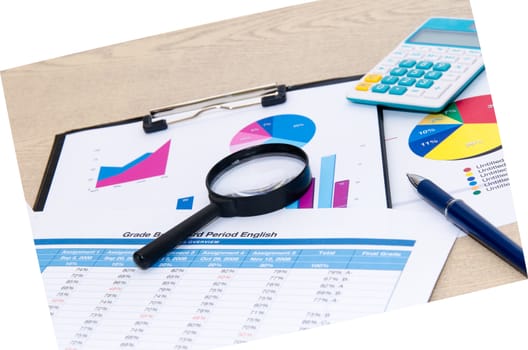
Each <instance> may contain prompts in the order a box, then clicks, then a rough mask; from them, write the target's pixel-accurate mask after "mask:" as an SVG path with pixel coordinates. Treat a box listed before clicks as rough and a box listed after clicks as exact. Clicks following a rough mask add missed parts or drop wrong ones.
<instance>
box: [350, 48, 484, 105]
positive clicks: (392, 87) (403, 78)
mask: <svg viewBox="0 0 528 350" xmlns="http://www.w3.org/2000/svg"><path fill="white" fill-rule="evenodd" d="M481 66H482V59H481V53H480V50H474V49H463V48H451V47H441V46H438V47H437V46H425V45H409V44H404V45H401V46H399V47H398V48H397V49H396V50H394V51H393V52H392V53H391V54H390V55H388V56H387V57H386V58H385V59H384V60H383V61H382V62H381V63H380V64H378V65H377V66H376V67H374V69H372V70H371V71H370V72H369V73H368V74H366V75H365V76H364V77H363V79H362V80H361V81H360V82H359V83H358V84H357V85H356V87H355V90H357V91H358V92H361V93H358V94H356V96H357V97H358V98H360V99H361V96H366V95H373V96H372V97H368V98H367V99H370V100H373V101H375V100H376V98H378V99H380V100H381V101H382V100H383V96H387V97H386V98H387V99H388V98H389V96H393V97H395V96H398V97H399V99H402V102H401V104H406V103H407V102H406V101H404V99H409V100H410V101H411V100H412V101H411V102H412V103H415V104H416V103H419V102H417V100H416V99H417V98H419V99H440V98H447V97H448V96H443V95H444V93H446V91H448V90H449V89H450V88H451V87H453V88H456V89H458V88H460V87H461V86H463V84H464V83H465V81H466V79H468V75H469V74H471V75H473V74H475V72H477V71H478V70H479V69H480V67H481ZM451 90H453V89H451ZM452 93H453V91H450V92H449V94H452ZM358 95H359V96H358ZM376 96H377V97H376ZM393 97H390V99H391V100H390V101H392V103H398V102H394V98H393Z"/></svg>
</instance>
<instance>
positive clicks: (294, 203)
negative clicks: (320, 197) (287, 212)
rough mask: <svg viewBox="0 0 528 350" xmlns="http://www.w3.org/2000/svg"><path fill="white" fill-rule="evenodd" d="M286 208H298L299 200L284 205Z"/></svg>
mask: <svg viewBox="0 0 528 350" xmlns="http://www.w3.org/2000/svg"><path fill="white" fill-rule="evenodd" d="M286 209H299V200H296V201H295V202H292V203H290V204H288V205H287V206H286Z"/></svg>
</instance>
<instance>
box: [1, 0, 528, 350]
mask: <svg viewBox="0 0 528 350" xmlns="http://www.w3.org/2000/svg"><path fill="white" fill-rule="evenodd" d="M301 2H305V1H301V0H297V1H294V0H280V1H276V0H273V1H271V0H267V1H259V0H246V1H243V0H236V1H234V0H224V1H214V0H193V1H189V0H187V1H185V2H183V1H166V2H163V1H158V0H151V1H148V2H147V1H132V0H131V1H126V2H125V1H113V2H112V1H108V0H106V1H104V0H92V1H89V2H88V1H66V0H48V1H40V2H39V1H36V0H8V1H3V2H2V5H0V45H1V46H0V47H1V51H0V52H1V54H0V69H2V70H5V69H8V68H12V67H15V66H19V65H23V64H29V63H32V62H36V61H40V60H43V59H49V58H54V57H57V56H62V55H66V54H70V53H75V52H79V51H84V50H88V49H93V48H97V47H100V46H104V45H109V44H114V43H118V42H122V41H127V40H131V39H137V38H141V37H145V36H149V35H155V34H159V33H163V32H168V31H173V30H177V29H180V28H184V27H189V26H194V25H198V24H203V23H208V22H213V21H218V20H221V19H226V18H232V17H238V16H241V15H244V14H249V13H255V12H260V11H264V10H267V9H272V8H277V7H282V6H287V5H291V4H295V3H301ZM522 4H523V2H522V1H515V0H502V1H500V2H498V1H482V0H481V1H477V0H474V1H471V5H472V8H473V13H474V17H475V19H476V21H477V30H478V33H479V37H480V41H481V46H482V51H483V54H484V59H485V63H486V68H487V71H488V79H489V81H490V87H491V92H492V95H493V99H494V107H495V111H496V114H497V118H498V119H499V125H500V128H501V137H502V141H503V145H504V151H505V154H506V159H507V160H508V172H509V174H510V177H511V183H512V191H513V194H514V204H515V207H516V211H517V217H518V219H519V227H520V231H521V238H522V240H523V242H525V245H526V242H528V238H526V237H527V236H526V228H527V227H528V226H527V225H528V222H527V219H528V218H527V217H526V212H527V210H526V208H527V200H526V198H527V197H528V190H527V189H526V186H525V184H524V183H523V181H522V180H523V175H524V167H523V163H524V162H523V158H525V157H523V154H522V153H523V149H525V148H526V146H525V142H526V141H525V140H526V139H527V138H526V125H528V124H527V122H526V118H528V116H527V114H528V113H527V112H526V109H525V106H524V103H523V102H525V101H524V100H523V99H526V98H525V91H523V90H521V87H522V85H525V84H526V82H527V81H528V78H527V77H526V71H527V70H526V68H522V67H523V66H525V65H526V56H523V55H525V53H526V52H525V51H526V50H525V45H526V43H525V39H524V36H523V33H525V32H526V28H525V27H526V24H525V23H524V21H525V20H526V19H525V15H524V14H525V11H523V10H522V9H521V5H522ZM523 27H524V28H523ZM0 92H1V93H2V95H3V90H2V91H0ZM0 114H1V115H0V160H1V162H2V165H1V167H0V169H1V171H0V181H1V183H2V184H3V186H2V193H1V194H0V219H1V220H0V223H1V224H2V230H1V231H2V232H1V234H2V238H3V240H2V252H3V255H2V262H1V264H0V278H1V280H2V288H1V292H0V298H1V299H0V300H1V301H0V303H1V304H0V307H1V311H2V317H1V318H0V320H1V321H0V322H1V328H2V330H1V332H0V334H1V336H0V348H21V349H22V348H25V349H28V348H38V349H47V348H53V346H54V339H53V333H52V328H51V321H50V319H49V317H48V310H47V305H46V300H45V297H44V291H43V287H42V282H41V279H40V273H39V269H38V265H37V260H36V256H35V251H34V248H33V244H32V241H31V230H30V227H29V223H28V221H27V215H26V204H25V202H24V199H23V193H22V187H21V183H20V179H19V177H18V173H17V171H18V168H17V164H16V159H15V155H14V148H13V143H12V138H11V134H10V131H9V125H8V118H7V111H6V108H5V101H4V100H3V99H0ZM527 296H528V283H527V282H524V281H523V282H519V283H514V284H510V285H506V286H501V287H498V288H493V289H488V290H485V291H480V292H476V293H472V294H469V295H464V296H461V297H456V298H450V299H447V300H443V301H439V302H434V303H431V304H427V305H421V306H416V307H412V308H407V309H405V310H402V311H396V312H390V313H386V314H383V315H378V316H373V317H367V318H363V319H360V320H357V321H352V322H348V323H344V324H337V325H333V326H330V327H323V328H320V329H316V330H313V331H310V332H303V334H302V335H299V334H294V335H292V336H287V337H283V338H280V339H269V340H265V341H264V342H262V343H256V344H252V345H251V346H252V347H259V348H264V346H266V347H269V346H270V343H278V344H280V345H282V346H281V347H286V346H288V345H292V346H295V347H296V348H299V347H302V348H314V349H315V348H319V349H320V348H322V347H323V346H324V347H326V348H350V347H358V346H361V345H366V346H370V347H371V348H382V347H389V346H390V347H392V348H403V347H405V348H412V349H415V348H416V349H418V348H423V347H424V346H427V347H428V348H433V349H436V348H453V349H457V348H458V349H460V348H463V347H468V348H471V349H475V348H478V347H481V346H482V347H484V348H488V349H489V348H494V347H496V348H507V347H512V348H523V346H522V345H520V344H525V343H526V342H527V341H526V336H525V334H526V326H525V324H526V316H525V315H526V314H527V311H528V301H527ZM380 335H383V336H380ZM2 345H4V346H2Z"/></svg>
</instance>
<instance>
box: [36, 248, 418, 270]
mask: <svg viewBox="0 0 528 350" xmlns="http://www.w3.org/2000/svg"><path fill="white" fill-rule="evenodd" d="M133 251H134V250H133V249H126V248H123V249H120V248H117V249H79V248H72V249H38V255H39V257H41V258H43V259H42V260H40V263H41V272H42V271H44V269H45V268H46V267H48V266H97V267H123V268H129V267H130V268H135V267H136V265H135V263H134V262H133V259H132V253H133ZM409 256H410V251H405V250H381V249H342V250H340V249H280V250H272V249H270V250H266V249H258V250H254V251H253V250H247V249H242V250H237V249H228V250H223V249H202V250H197V249H180V250H175V251H171V252H170V253H169V254H168V255H167V256H165V257H163V258H162V259H160V260H159V261H158V262H157V263H156V264H155V265H154V266H153V267H158V268H163V267H166V268H175V267H180V268H187V267H191V268H273V269H278V268H280V269H287V268H296V269H306V268H308V269H341V270H345V269H346V270H357V269H361V270H389V271H401V270H403V268H404V267H405V264H406V263H407V259H408V258H409ZM46 257H52V258H51V259H47V258H46Z"/></svg>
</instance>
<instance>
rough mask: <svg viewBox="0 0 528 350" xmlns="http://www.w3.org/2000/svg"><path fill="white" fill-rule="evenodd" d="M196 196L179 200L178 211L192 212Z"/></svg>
mask: <svg viewBox="0 0 528 350" xmlns="http://www.w3.org/2000/svg"><path fill="white" fill-rule="evenodd" d="M193 202H194V196H190V197H184V198H179V199H178V203H177V204H176V210H191V209H192V207H193Z"/></svg>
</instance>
